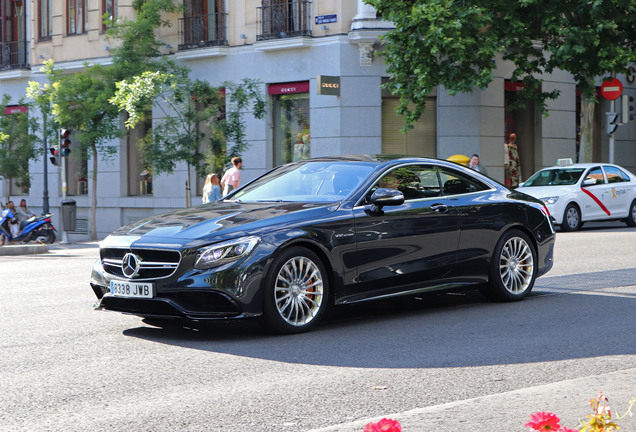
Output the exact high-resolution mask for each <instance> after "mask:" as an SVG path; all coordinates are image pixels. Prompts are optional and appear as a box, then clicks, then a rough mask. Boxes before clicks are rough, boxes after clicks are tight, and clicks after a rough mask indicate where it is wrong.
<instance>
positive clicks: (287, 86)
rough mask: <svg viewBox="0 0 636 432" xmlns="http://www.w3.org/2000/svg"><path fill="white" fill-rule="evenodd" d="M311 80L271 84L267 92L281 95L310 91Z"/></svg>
mask: <svg viewBox="0 0 636 432" xmlns="http://www.w3.org/2000/svg"><path fill="white" fill-rule="evenodd" d="M308 92H309V81H300V82H292V83H282V84H270V85H269V86H268V88H267V93H269V94H270V95H280V94H288V93H308Z"/></svg>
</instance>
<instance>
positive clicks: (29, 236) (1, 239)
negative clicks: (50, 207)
mask: <svg viewBox="0 0 636 432" xmlns="http://www.w3.org/2000/svg"><path fill="white" fill-rule="evenodd" d="M14 218H15V214H13V212H12V211H11V210H9V209H6V210H3V211H2V218H0V246H2V245H5V244H9V243H25V242H28V241H35V242H38V243H53V242H55V227H53V223H52V222H51V215H50V214H45V215H42V216H33V217H31V218H29V219H27V220H25V221H21V222H19V223H20V231H19V233H18V235H17V236H15V237H13V235H11V227H10V224H11V221H12V220H14Z"/></svg>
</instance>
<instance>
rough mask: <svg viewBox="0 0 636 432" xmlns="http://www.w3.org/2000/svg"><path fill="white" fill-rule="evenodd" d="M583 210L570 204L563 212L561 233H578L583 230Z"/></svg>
mask: <svg viewBox="0 0 636 432" xmlns="http://www.w3.org/2000/svg"><path fill="white" fill-rule="evenodd" d="M581 225H583V224H582V223H581V210H579V207H578V206H577V205H576V204H573V203H570V204H568V205H567V207H565V211H564V212H563V222H562V223H561V231H578V230H579V229H581Z"/></svg>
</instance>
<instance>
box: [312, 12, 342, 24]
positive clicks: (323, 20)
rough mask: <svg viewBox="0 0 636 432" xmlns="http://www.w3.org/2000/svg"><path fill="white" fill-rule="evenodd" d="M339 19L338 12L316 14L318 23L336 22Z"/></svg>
mask: <svg viewBox="0 0 636 432" xmlns="http://www.w3.org/2000/svg"><path fill="white" fill-rule="evenodd" d="M337 21H338V15H336V14H331V15H316V25H317V24H329V23H335V22H337Z"/></svg>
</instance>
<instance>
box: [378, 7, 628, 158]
mask: <svg viewBox="0 0 636 432" xmlns="http://www.w3.org/2000/svg"><path fill="white" fill-rule="evenodd" d="M365 1H366V2H367V3H368V4H370V5H373V6H374V7H375V8H376V9H377V11H378V12H379V13H380V14H382V16H383V18H384V19H386V20H389V21H392V22H393V23H395V26H396V28H395V30H392V31H390V32H388V33H387V34H386V35H385V40H386V42H387V46H386V51H385V55H386V62H387V64H388V72H389V74H390V75H391V81H390V82H389V83H388V85H387V87H388V88H389V90H391V91H392V92H393V93H394V94H396V95H398V96H399V97H400V106H399V110H398V111H399V113H401V114H404V115H405V120H406V123H407V127H410V126H411V125H412V123H413V122H414V121H415V120H417V119H418V118H419V117H420V115H421V113H422V110H423V109H424V106H425V103H426V96H427V95H428V94H429V93H430V92H431V90H432V89H433V88H435V87H437V86H444V87H445V88H446V89H447V90H448V91H449V93H450V94H455V93H458V92H471V91H473V90H474V89H475V88H480V89H484V88H485V87H486V86H487V85H488V84H489V83H490V82H491V81H492V79H493V70H494V69H495V67H496V64H495V62H494V59H495V58H496V57H497V56H499V55H501V56H502V59H503V60H504V61H510V62H512V64H513V65H514V71H513V73H512V77H511V78H512V79H513V80H519V81H523V83H524V84H525V90H524V92H523V93H522V94H521V95H520V96H521V100H523V99H524V98H526V99H528V98H532V99H535V100H536V101H537V104H538V107H539V108H540V109H541V110H545V101H546V99H548V98H555V97H557V96H558V91H552V92H546V91H541V75H542V74H544V73H551V72H553V71H555V70H557V69H560V70H563V71H567V72H569V73H571V74H572V76H573V78H574V81H575V82H576V84H577V87H578V89H579V90H580V91H581V95H582V104H581V128H582V138H581V157H580V160H581V161H591V157H592V154H591V147H592V127H593V123H592V119H593V117H594V115H593V113H594V105H595V102H596V99H595V81H596V79H597V78H606V77H609V76H611V75H612V74H615V73H623V72H625V71H626V70H627V67H628V66H629V64H630V63H631V62H633V61H634V60H635V55H634V44H635V43H636V26H634V24H633V17H634V16H635V13H636V2H634V1H631V0H627V1H625V0H609V1H608V0H606V1H601V0H595V1H588V0H571V1H559V0H519V1H512V2H510V1H503V0H494V1H490V2H482V1H478V0H462V1H447V0H365ZM409 102H412V103H413V106H412V107H411V108H409Z"/></svg>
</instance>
